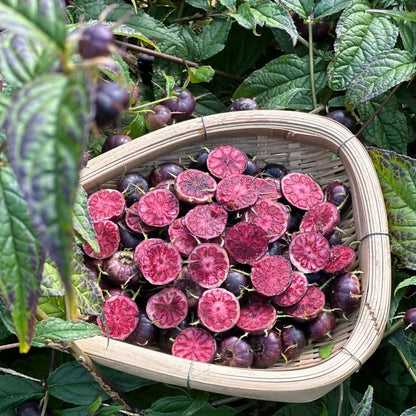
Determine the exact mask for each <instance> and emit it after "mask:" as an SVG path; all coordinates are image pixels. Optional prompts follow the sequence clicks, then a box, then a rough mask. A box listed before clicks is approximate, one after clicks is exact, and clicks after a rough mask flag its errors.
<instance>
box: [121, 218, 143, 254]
mask: <svg viewBox="0 0 416 416" xmlns="http://www.w3.org/2000/svg"><path fill="white" fill-rule="evenodd" d="M117 225H118V231H119V233H120V244H121V245H122V247H123V248H124V249H134V248H136V246H137V244H139V243H140V241H142V240H143V238H140V235H139V234H137V233H134V232H133V231H130V230H129V228H128V227H127V225H126V224H125V223H118V224H117Z"/></svg>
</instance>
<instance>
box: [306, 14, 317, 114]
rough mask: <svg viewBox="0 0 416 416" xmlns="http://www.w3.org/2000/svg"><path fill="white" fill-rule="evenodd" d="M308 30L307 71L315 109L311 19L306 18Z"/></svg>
mask: <svg viewBox="0 0 416 416" xmlns="http://www.w3.org/2000/svg"><path fill="white" fill-rule="evenodd" d="M308 30H309V46H308V48H309V71H310V77H311V92H312V102H313V108H314V109H315V108H316V107H318V102H317V99H316V91H315V69H314V66H313V33H312V19H311V18H309V19H308Z"/></svg>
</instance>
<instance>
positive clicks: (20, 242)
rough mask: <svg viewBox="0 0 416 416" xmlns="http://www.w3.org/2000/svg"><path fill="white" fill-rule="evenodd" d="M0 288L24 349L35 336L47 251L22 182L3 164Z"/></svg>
mask: <svg viewBox="0 0 416 416" xmlns="http://www.w3.org/2000/svg"><path fill="white" fill-rule="evenodd" d="M0 247H1V250H2V254H1V256H0V289H1V292H2V294H3V296H4V298H5V300H6V303H7V304H8V307H9V308H10V310H11V316H12V319H13V323H14V326H15V328H16V334H17V336H18V338H19V344H20V351H21V352H27V351H28V350H29V347H30V342H31V340H32V337H33V328H34V313H35V311H36V306H37V304H38V299H39V295H40V281H41V277H42V268H43V263H44V254H43V252H42V249H41V247H40V245H39V241H38V237H37V235H36V232H35V230H34V227H33V225H32V221H31V218H30V214H29V211H28V208H27V205H26V203H25V201H24V199H23V196H22V194H21V192H20V189H19V185H18V184H17V181H16V178H15V177H14V175H13V173H12V171H11V170H10V168H8V167H0Z"/></svg>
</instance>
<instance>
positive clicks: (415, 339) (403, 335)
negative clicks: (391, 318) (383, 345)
mask: <svg viewBox="0 0 416 416" xmlns="http://www.w3.org/2000/svg"><path fill="white" fill-rule="evenodd" d="M387 340H388V342H389V343H390V344H391V345H393V346H395V347H396V348H397V349H398V350H400V351H401V353H402V354H403V356H404V358H405V359H406V361H407V364H408V365H409V368H410V369H411V370H412V371H413V372H416V334H415V333H414V332H413V331H410V330H404V329H403V328H400V329H398V330H397V331H394V332H393V333H392V334H391V335H389V337H388V338H387Z"/></svg>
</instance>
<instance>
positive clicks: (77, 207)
mask: <svg viewBox="0 0 416 416" xmlns="http://www.w3.org/2000/svg"><path fill="white" fill-rule="evenodd" d="M87 199H88V195H87V193H86V192H85V190H84V188H83V187H82V186H81V185H78V188H77V192H76V195H75V201H74V205H73V208H72V209H73V227H74V231H75V232H76V233H78V234H79V236H80V237H81V239H82V241H83V242H87V243H88V244H89V245H90V246H91V247H92V249H93V250H94V251H96V252H98V251H99V245H98V241H97V235H96V233H95V230H94V226H93V223H92V219H91V215H90V213H89V211H88V205H87Z"/></svg>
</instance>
